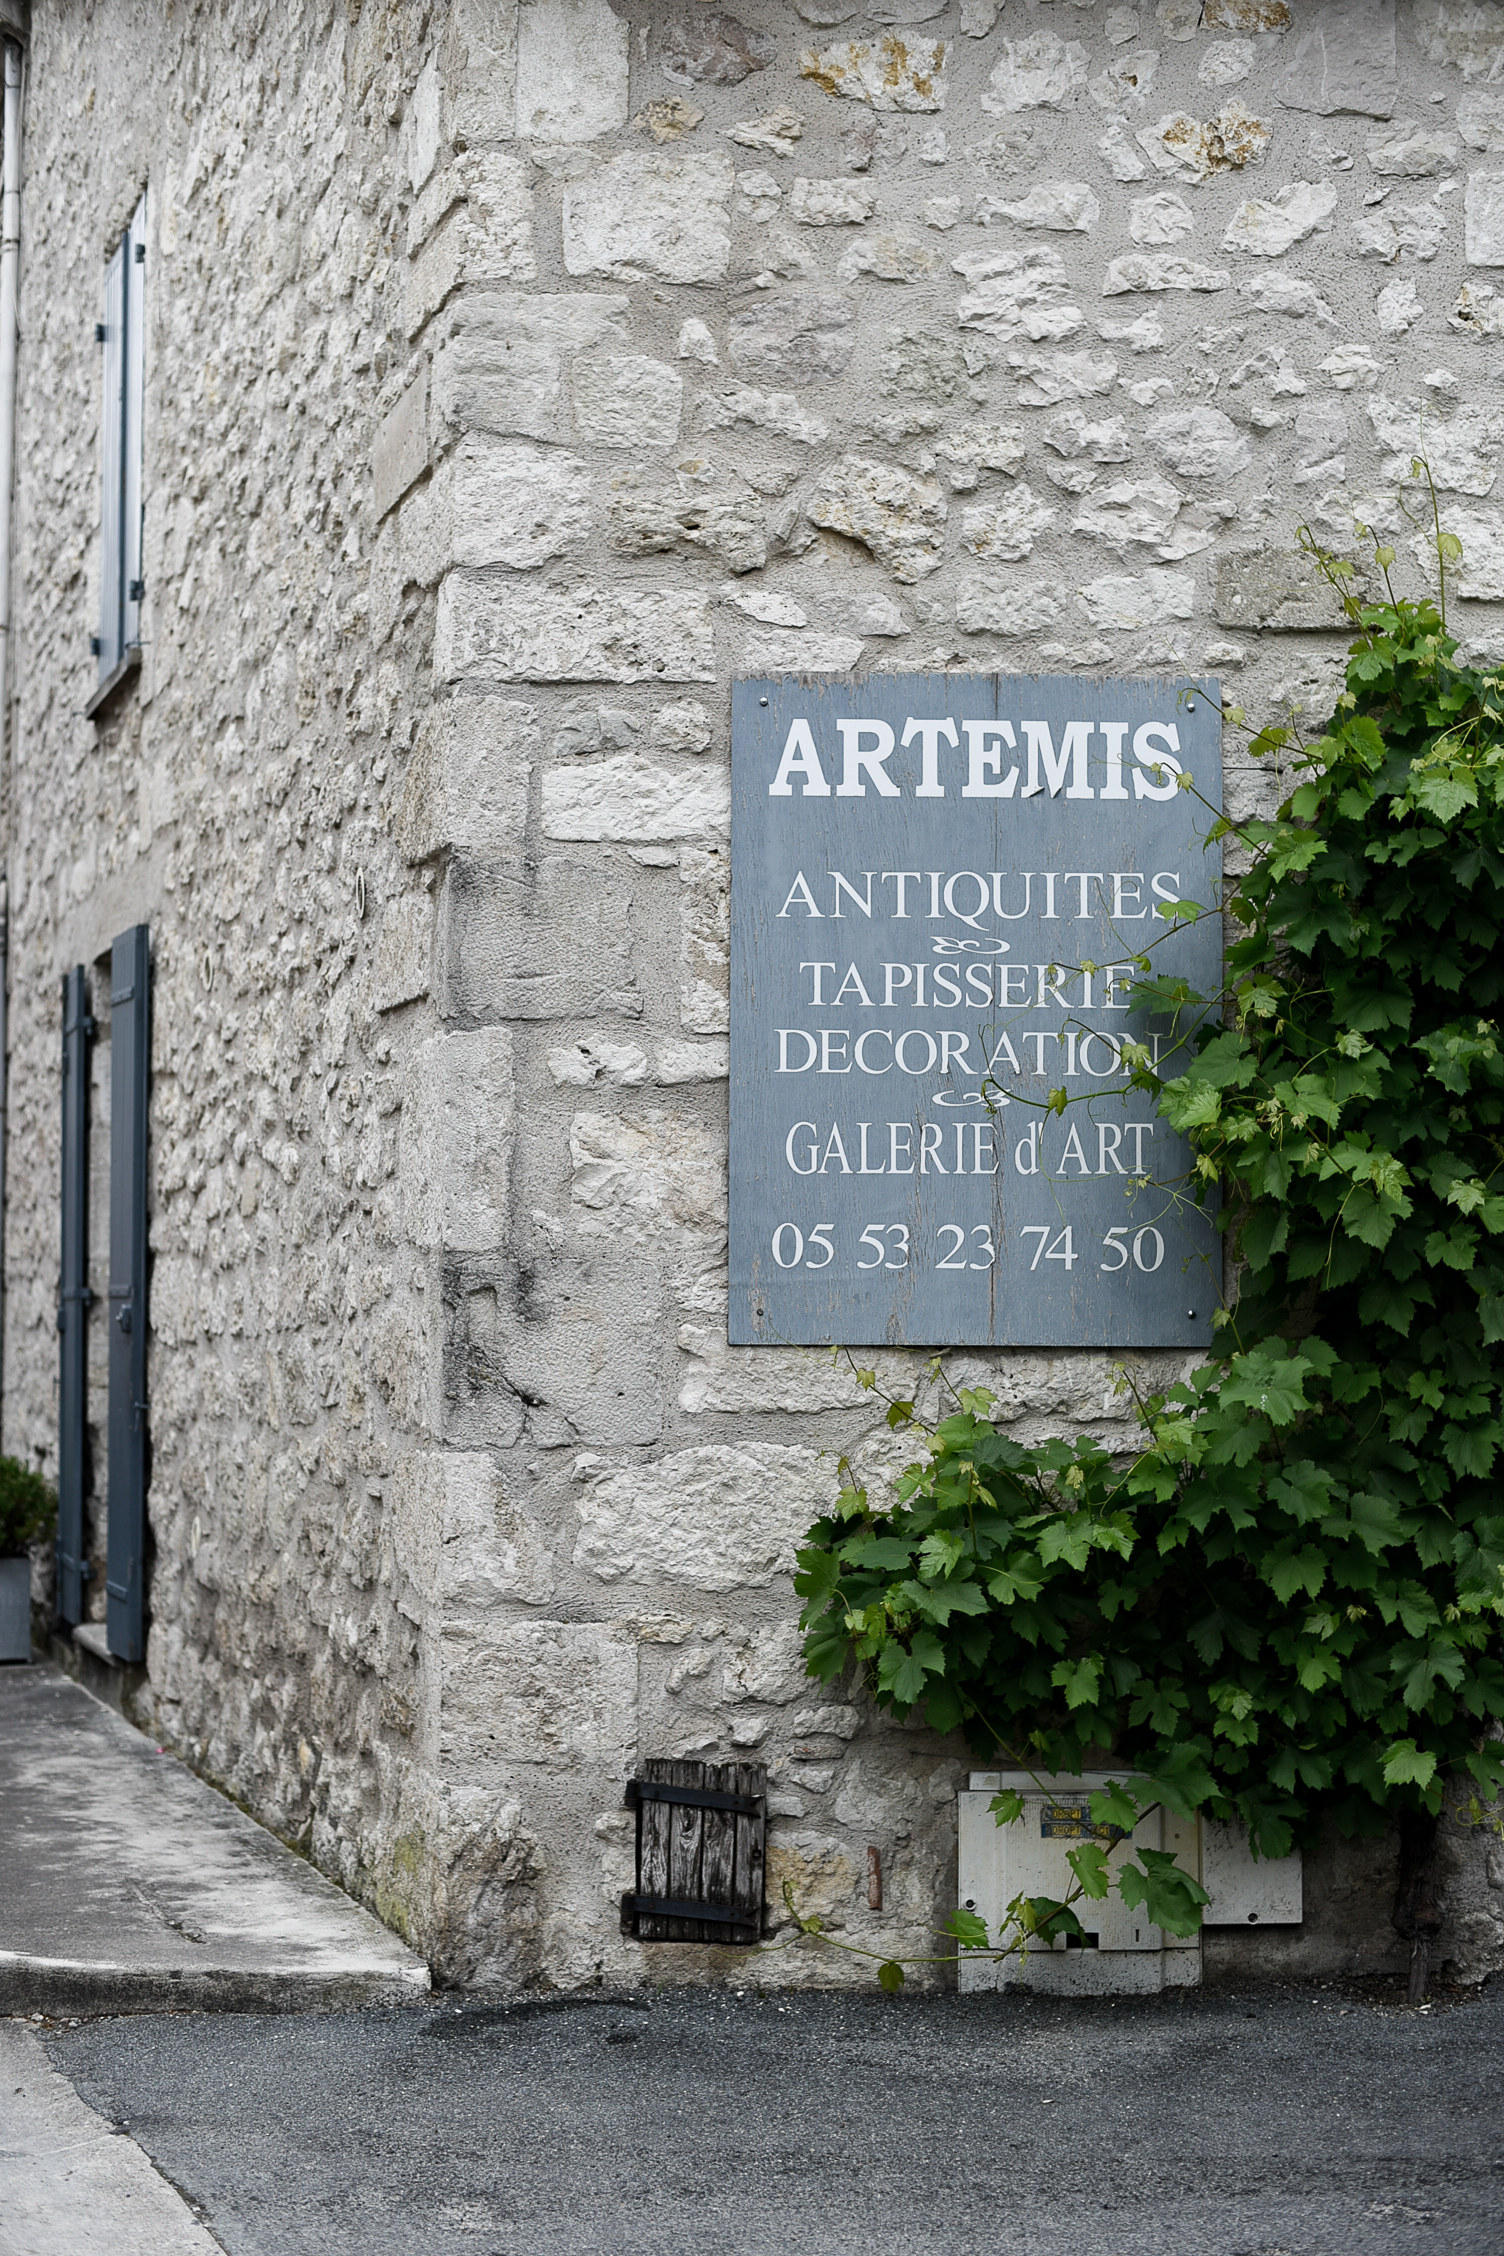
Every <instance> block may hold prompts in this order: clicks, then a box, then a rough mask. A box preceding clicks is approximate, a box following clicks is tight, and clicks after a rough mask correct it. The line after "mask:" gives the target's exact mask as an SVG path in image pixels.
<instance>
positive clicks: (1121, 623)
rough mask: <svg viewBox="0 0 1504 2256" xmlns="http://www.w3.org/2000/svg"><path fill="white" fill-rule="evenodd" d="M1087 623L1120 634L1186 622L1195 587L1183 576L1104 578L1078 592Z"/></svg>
mask: <svg viewBox="0 0 1504 2256" xmlns="http://www.w3.org/2000/svg"><path fill="white" fill-rule="evenodd" d="M1080 599H1081V608H1082V610H1083V611H1084V612H1085V613H1086V618H1087V623H1088V625H1090V626H1093V627H1108V628H1112V629H1115V630H1117V631H1119V632H1122V631H1124V630H1126V629H1127V628H1130V627H1135V628H1136V627H1153V626H1157V625H1158V624H1159V622H1160V621H1161V620H1162V619H1189V618H1190V616H1191V614H1192V612H1193V611H1194V610H1195V607H1196V583H1195V581H1194V580H1193V579H1191V578H1189V577H1188V576H1187V575H1186V574H1185V573H1183V572H1155V571H1149V572H1134V573H1117V574H1108V575H1106V576H1104V577H1103V578H1101V579H1097V580H1091V581H1089V582H1088V583H1087V585H1086V586H1085V587H1084V588H1082V589H1081V590H1080Z"/></svg>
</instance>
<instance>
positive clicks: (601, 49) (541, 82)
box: [517, 0, 630, 141]
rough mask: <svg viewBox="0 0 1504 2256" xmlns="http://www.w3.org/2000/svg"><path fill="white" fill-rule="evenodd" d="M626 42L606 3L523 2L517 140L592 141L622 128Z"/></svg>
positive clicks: (624, 119)
mask: <svg viewBox="0 0 1504 2256" xmlns="http://www.w3.org/2000/svg"><path fill="white" fill-rule="evenodd" d="M629 37H630V33H629V29H628V26H627V24H626V23H625V22H624V21H623V19H622V18H621V17H620V16H618V15H617V14H616V13H615V11H614V10H613V9H611V8H610V7H608V5H607V0H522V5H521V6H520V7H519V9H518V11H517V136H518V139H519V140H522V141H594V140H597V139H598V138H599V136H600V135H601V134H603V133H614V132H616V131H617V129H618V128H619V127H621V126H624V125H625V124H626V122H627V43H628V39H629Z"/></svg>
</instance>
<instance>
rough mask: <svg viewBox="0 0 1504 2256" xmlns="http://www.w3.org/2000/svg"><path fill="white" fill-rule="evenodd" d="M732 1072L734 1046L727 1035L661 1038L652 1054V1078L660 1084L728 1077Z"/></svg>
mask: <svg viewBox="0 0 1504 2256" xmlns="http://www.w3.org/2000/svg"><path fill="white" fill-rule="evenodd" d="M730 1074H731V1046H730V1044H729V1043H728V1042H727V1041H726V1040H725V1039H724V1038H722V1039H720V1040H715V1039H712V1040H710V1041H705V1042H662V1043H660V1044H659V1046H658V1049H657V1050H656V1052H655V1053H654V1057H653V1079H654V1080H655V1081H656V1082H657V1083H658V1084H659V1086H660V1087H661V1088H665V1089H672V1088H679V1087H683V1086H684V1085H685V1084H686V1083H688V1082H694V1081H725V1080H728V1079H729V1078H730Z"/></svg>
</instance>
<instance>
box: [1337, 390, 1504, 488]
mask: <svg viewBox="0 0 1504 2256" xmlns="http://www.w3.org/2000/svg"><path fill="white" fill-rule="evenodd" d="M1364 404H1365V407H1366V410H1367V414H1368V420H1369V422H1370V423H1371V424H1372V425H1373V434H1374V437H1375V439H1376V440H1377V441H1378V443H1379V445H1380V446H1381V447H1386V448H1389V449H1391V450H1392V451H1391V452H1390V453H1389V454H1388V455H1387V456H1386V458H1385V461H1384V476H1385V477H1386V478H1390V479H1394V480H1399V479H1401V478H1407V477H1408V476H1409V474H1410V464H1411V462H1412V461H1413V460H1414V458H1415V457H1416V456H1417V455H1422V454H1423V455H1424V456H1425V458H1426V461H1427V462H1428V463H1429V465H1430V469H1431V476H1432V479H1433V480H1434V481H1435V483H1436V485H1437V486H1438V488H1439V489H1440V490H1441V492H1443V493H1465V494H1478V495H1480V496H1481V495H1483V494H1486V493H1491V492H1492V490H1493V485H1494V481H1495V479H1496V478H1497V477H1498V475H1499V445H1500V439H1501V436H1504V434H1501V432H1500V428H1499V424H1498V422H1497V420H1496V418H1495V416H1494V415H1493V414H1492V413H1491V412H1490V410H1489V409H1488V408H1486V407H1484V406H1483V404H1482V403H1481V402H1479V401H1474V400H1464V401H1463V402H1462V404H1461V405H1460V406H1459V407H1456V408H1454V409H1453V411H1452V413H1451V414H1450V415H1439V414H1438V413H1437V411H1436V409H1435V407H1434V406H1433V405H1432V404H1431V402H1430V401H1427V402H1426V403H1425V404H1424V406H1423V405H1422V404H1421V402H1420V401H1418V400H1404V401H1399V400H1391V399H1386V398H1385V397H1384V395H1383V393H1382V392H1374V393H1372V394H1371V395H1370V397H1369V398H1368V399H1367V401H1365V403H1364Z"/></svg>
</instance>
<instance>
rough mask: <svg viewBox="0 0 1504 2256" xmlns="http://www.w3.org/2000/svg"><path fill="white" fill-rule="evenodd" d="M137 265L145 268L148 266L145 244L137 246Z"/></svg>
mask: <svg viewBox="0 0 1504 2256" xmlns="http://www.w3.org/2000/svg"><path fill="white" fill-rule="evenodd" d="M136 264H137V266H145V264H146V245H145V244H144V243H138V244H137V245H136Z"/></svg>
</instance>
